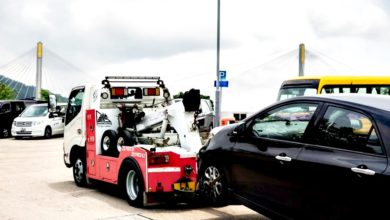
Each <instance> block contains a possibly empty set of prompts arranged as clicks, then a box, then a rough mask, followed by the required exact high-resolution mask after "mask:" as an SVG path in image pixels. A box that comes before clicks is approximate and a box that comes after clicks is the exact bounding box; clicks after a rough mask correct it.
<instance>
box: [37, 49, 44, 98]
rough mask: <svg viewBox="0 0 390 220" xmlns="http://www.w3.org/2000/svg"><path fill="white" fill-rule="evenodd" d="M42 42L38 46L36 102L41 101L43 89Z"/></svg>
mask: <svg viewBox="0 0 390 220" xmlns="http://www.w3.org/2000/svg"><path fill="white" fill-rule="evenodd" d="M42 47H43V44H42V42H38V44H37V76H36V84H35V100H41V87H42Z"/></svg>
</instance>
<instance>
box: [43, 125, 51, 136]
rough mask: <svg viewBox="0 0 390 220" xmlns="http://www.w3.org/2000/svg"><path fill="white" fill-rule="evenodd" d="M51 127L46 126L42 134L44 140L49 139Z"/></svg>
mask: <svg viewBox="0 0 390 220" xmlns="http://www.w3.org/2000/svg"><path fill="white" fill-rule="evenodd" d="M51 134H52V133H51V127H50V126H47V127H46V128H45V133H44V134H43V136H44V137H45V138H51Z"/></svg>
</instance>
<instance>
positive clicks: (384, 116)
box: [199, 94, 390, 219]
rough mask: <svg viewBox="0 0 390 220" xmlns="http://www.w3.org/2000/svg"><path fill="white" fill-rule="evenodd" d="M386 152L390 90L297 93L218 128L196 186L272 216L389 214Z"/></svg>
mask: <svg viewBox="0 0 390 220" xmlns="http://www.w3.org/2000/svg"><path fill="white" fill-rule="evenodd" d="M389 156H390V97H388V96H380V95H356V94H355V95H333V96H331V95H328V96H315V97H299V98H294V99H289V100H286V101H282V102H278V103H275V104H274V105H272V106H270V107H268V108H266V109H265V110H262V111H260V112H258V113H256V114H254V115H253V116H252V117H249V118H247V119H245V120H244V121H242V122H241V123H238V124H233V125H230V126H227V127H225V128H224V129H222V130H220V131H219V132H218V133H216V134H215V136H214V137H213V138H212V139H211V140H210V142H209V143H208V144H207V145H206V146H205V147H203V148H202V149H201V151H200V153H199V174H200V175H199V176H200V178H199V188H200V190H201V192H202V194H203V195H204V196H205V197H206V199H208V200H209V201H210V202H212V203H213V204H214V205H219V206H220V205H228V204H230V203H231V202H236V201H238V202H239V203H241V204H244V205H246V206H248V207H250V208H252V209H254V210H256V211H259V212H261V213H262V214H264V215H266V216H269V217H271V218H286V219H362V218H365V219H388V218H389V217H388V213H389V212H388V210H387V208H388V207H390V206H389V205H388V202H389V201H388V199H389V198H390V197H389V196H390V167H389V166H388V158H389Z"/></svg>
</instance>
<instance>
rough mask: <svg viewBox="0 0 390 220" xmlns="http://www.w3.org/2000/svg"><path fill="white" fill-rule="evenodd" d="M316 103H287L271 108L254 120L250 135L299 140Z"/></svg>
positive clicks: (315, 107)
mask: <svg viewBox="0 0 390 220" xmlns="http://www.w3.org/2000/svg"><path fill="white" fill-rule="evenodd" d="M317 106H318V105H317V104H307V103H299V104H289V105H285V106H282V107H279V108H277V109H274V110H271V111H269V112H267V113H266V114H262V115H261V116H260V117H258V118H256V119H255V120H254V123H253V125H252V127H251V132H252V134H251V135H252V136H254V137H267V138H275V139H281V140H289V141H301V140H302V137H303V134H304V133H305V130H306V127H307V125H308V124H309V121H310V119H311V118H312V116H313V114H314V112H315V110H316V109H317Z"/></svg>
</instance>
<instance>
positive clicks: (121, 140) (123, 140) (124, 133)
mask: <svg viewBox="0 0 390 220" xmlns="http://www.w3.org/2000/svg"><path fill="white" fill-rule="evenodd" d="M135 144H136V141H135V137H134V136H133V135H132V134H131V132H130V131H128V130H121V131H119V134H118V140H117V142H116V149H113V153H114V155H119V153H120V152H121V150H122V147H123V146H134V145H135Z"/></svg>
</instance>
